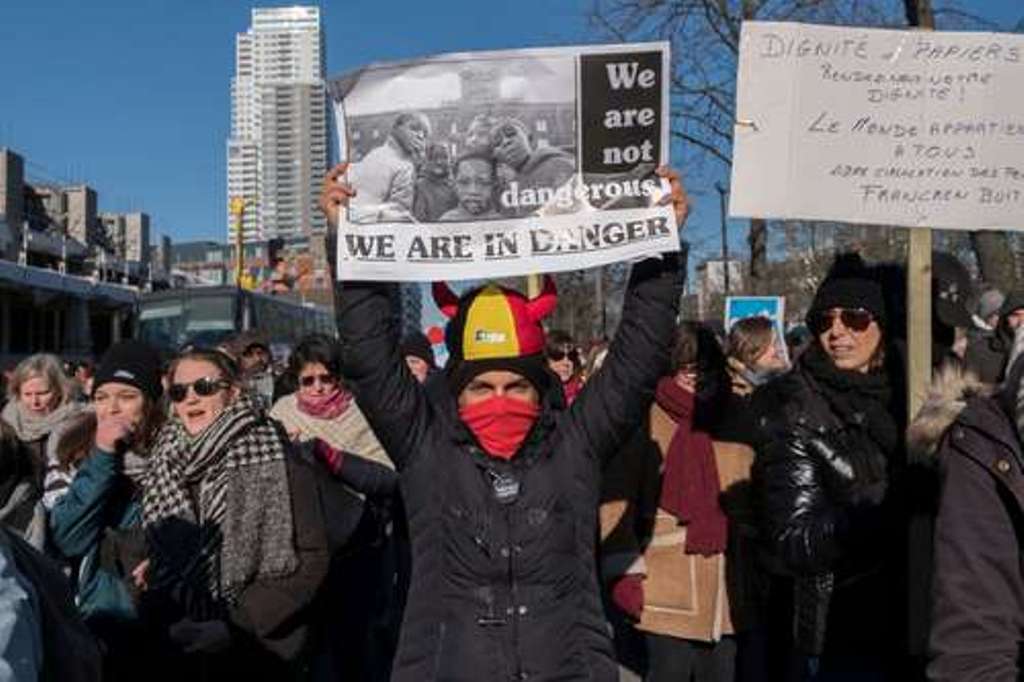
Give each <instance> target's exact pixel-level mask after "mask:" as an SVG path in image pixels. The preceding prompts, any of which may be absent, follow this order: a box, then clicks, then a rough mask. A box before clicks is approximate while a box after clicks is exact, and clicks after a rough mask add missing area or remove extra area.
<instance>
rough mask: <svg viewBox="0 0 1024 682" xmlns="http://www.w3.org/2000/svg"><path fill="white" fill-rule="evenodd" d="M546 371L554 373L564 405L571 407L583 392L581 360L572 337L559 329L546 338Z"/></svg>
mask: <svg viewBox="0 0 1024 682" xmlns="http://www.w3.org/2000/svg"><path fill="white" fill-rule="evenodd" d="M546 353H547V358H548V369H550V370H551V371H552V372H554V373H555V375H556V376H557V377H558V381H559V382H560V383H561V385H562V395H563V396H564V398H565V404H566V405H567V406H568V405H572V404H573V402H574V401H575V400H576V396H578V395H579V393H580V391H581V390H583V379H582V377H581V376H580V373H581V371H582V370H583V362H582V358H580V354H579V350H577V348H576V344H574V343H573V341H572V337H571V336H569V335H568V334H566V333H565V332H563V331H562V330H560V329H552V330H551V331H549V332H548V338H547V349H546Z"/></svg>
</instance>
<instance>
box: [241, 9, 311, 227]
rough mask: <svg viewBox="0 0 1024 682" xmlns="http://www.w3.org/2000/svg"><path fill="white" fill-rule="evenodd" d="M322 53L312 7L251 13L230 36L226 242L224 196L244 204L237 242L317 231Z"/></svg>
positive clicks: (261, 10)
mask: <svg viewBox="0 0 1024 682" xmlns="http://www.w3.org/2000/svg"><path fill="white" fill-rule="evenodd" d="M325 60H326V56H325V52H324V39H323V31H322V29H321V25H320V10H319V8H317V7H278V8H261V9H253V10H252V25H251V26H250V27H249V30H248V31H246V32H245V33H240V34H238V36H237V37H236V43H235V75H234V78H232V81H231V136H230V137H229V139H228V142H227V175H228V178H227V195H228V196H227V198H226V201H225V213H226V217H227V235H228V238H229V239H230V240H232V241H234V239H235V219H234V217H233V216H232V215H231V213H230V208H229V206H230V200H231V198H232V197H241V198H243V199H245V201H246V209H245V213H244V216H243V223H242V237H243V239H244V240H245V241H265V240H267V239H273V238H275V237H298V236H302V235H308V234H309V233H310V232H318V231H323V230H324V228H325V223H324V219H323V216H322V215H321V214H320V212H319V210H318V209H317V197H318V195H319V192H320V185H321V183H322V182H323V178H324V175H325V174H326V172H327V164H328V160H329V149H328V147H329V143H330V139H329V138H330V132H329V128H328V117H327V96H326V92H325V90H324V70H325Z"/></svg>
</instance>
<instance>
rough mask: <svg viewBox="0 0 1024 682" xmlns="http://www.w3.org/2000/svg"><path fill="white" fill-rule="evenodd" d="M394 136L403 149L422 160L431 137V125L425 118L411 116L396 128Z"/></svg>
mask: <svg viewBox="0 0 1024 682" xmlns="http://www.w3.org/2000/svg"><path fill="white" fill-rule="evenodd" d="M392 134H393V135H394V136H395V139H396V140H398V144H399V145H401V147H402V149H404V150H405V151H406V152H408V153H409V154H410V155H411V156H414V157H417V158H422V157H423V152H424V151H426V148H427V137H428V136H429V135H430V123H429V122H428V121H427V119H426V117H424V116H410V117H409V118H407V119H405V120H404V121H402V122H401V123H399V124H398V125H397V126H395V128H394V131H393V133H392Z"/></svg>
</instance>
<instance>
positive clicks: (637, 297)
mask: <svg viewBox="0 0 1024 682" xmlns="http://www.w3.org/2000/svg"><path fill="white" fill-rule="evenodd" d="M665 263H667V266H663V265H662V262H661V261H656V260H647V261H644V262H642V263H640V264H638V265H636V266H634V268H633V275H632V280H631V283H630V286H629V289H628V291H627V294H626V301H625V305H624V308H623V315H622V323H621V326H620V328H619V332H618V334H617V335H616V338H615V341H614V342H613V344H612V348H611V351H610V354H609V357H608V360H607V362H606V363H605V364H604V366H603V367H602V369H601V372H600V373H598V374H597V375H596V376H595V377H594V379H593V380H592V381H591V382H590V383H589V384H588V386H587V387H586V389H585V390H584V391H583V392H582V394H581V395H580V397H579V399H578V400H577V401H576V402H575V403H574V404H573V406H572V408H571V409H568V410H564V409H561V408H560V407H559V406H558V405H557V401H556V400H554V399H553V397H551V396H549V397H548V398H547V399H546V400H545V404H544V408H543V412H542V416H541V418H540V419H539V421H538V423H537V425H536V427H535V429H534V430H533V432H532V433H531V435H530V436H529V437H528V438H527V441H526V443H525V444H524V446H523V447H522V448H521V449H520V452H519V453H517V454H516V456H515V457H513V459H512V460H511V461H509V462H503V461H500V460H496V459H493V458H489V457H487V456H486V455H484V454H483V453H482V452H481V450H480V449H479V448H478V447H477V445H476V443H475V442H474V439H473V438H472V436H471V435H470V434H469V432H468V431H467V430H466V429H465V427H464V426H463V425H462V424H461V422H459V421H458V419H457V411H456V406H455V402H454V400H453V399H452V398H451V396H449V395H447V394H446V395H444V396H440V395H438V392H437V391H431V392H430V393H431V395H429V396H428V391H426V390H424V389H423V387H421V386H420V385H419V384H417V383H416V381H415V380H414V379H413V377H412V375H411V374H410V373H409V372H408V370H407V368H406V366H405V362H404V360H403V359H402V358H401V357H400V356H399V354H398V353H397V350H396V348H397V341H398V339H397V334H396V331H397V330H396V329H395V328H394V325H393V322H392V315H391V310H390V303H389V301H390V299H389V296H388V288H387V286H386V285H380V284H377V285H374V284H355V283H353V284H351V285H348V286H346V287H345V289H344V290H343V291H341V292H340V297H339V313H340V315H339V321H340V331H341V340H342V355H343V362H344V369H343V371H344V374H345V377H346V378H347V379H348V380H350V382H351V383H352V385H353V386H354V389H355V392H356V396H357V399H358V401H359V405H360V407H361V408H362V410H363V411H364V412H365V414H366V417H367V419H368V420H369V422H370V424H371V426H372V427H373V429H374V432H375V433H376V434H377V437H378V438H379V439H380V441H381V444H382V445H383V446H384V448H385V449H386V450H387V452H388V454H389V455H390V456H391V458H392V460H393V461H394V462H395V464H396V465H397V467H398V469H399V471H400V472H401V479H400V486H401V491H402V497H403V500H404V502H405V507H406V512H407V515H408V521H409V532H410V539H411V543H412V579H411V585H410V589H409V596H408V602H407V607H406V611H405V616H404V620H403V625H402V633H401V640H400V643H399V650H398V653H397V656H396V659H395V663H394V668H393V674H392V680H394V681H396V682H406V681H408V682H430V681H433V680H445V681H448V682H458V681H464V682H470V681H473V682H476V681H478V680H566V681H568V680H603V681H608V682H612V681H614V680H617V679H618V670H617V666H616V663H615V660H614V657H613V654H612V647H611V641H610V637H609V630H608V627H607V624H606V622H605V618H604V615H603V612H602V607H601V600H600V596H599V590H598V579H597V573H596V562H595V556H594V553H595V541H596V538H597V508H598V503H599V491H600V470H601V466H602V460H604V459H606V458H607V457H610V456H611V455H612V454H614V453H615V452H616V451H617V450H618V449H619V447H620V445H621V443H622V441H623V440H624V439H625V438H626V437H627V436H628V435H629V434H630V433H631V431H632V430H633V429H635V428H636V425H637V424H638V423H639V421H640V419H641V417H642V416H643V413H644V411H645V409H646V408H647V406H648V405H650V403H651V400H652V399H653V396H654V389H655V385H656V383H657V381H658V378H659V377H660V376H662V375H663V374H664V372H665V369H666V367H667V364H668V357H669V351H670V348H671V345H672V340H673V332H674V327H675V316H676V311H677V305H678V300H679V288H678V286H677V280H678V275H677V272H678V271H677V270H676V267H675V259H671V258H670V259H666V261H665ZM516 485H518V492H515V490H514V489H515V487H516ZM499 490H501V491H504V492H505V493H506V494H507V498H506V501H505V502H502V501H499V499H498V497H499V495H498V491H499Z"/></svg>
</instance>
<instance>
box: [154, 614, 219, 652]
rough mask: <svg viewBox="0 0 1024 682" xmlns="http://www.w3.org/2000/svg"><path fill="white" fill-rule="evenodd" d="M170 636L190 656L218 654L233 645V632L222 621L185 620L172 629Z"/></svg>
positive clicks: (169, 632)
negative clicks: (195, 654)
mask: <svg viewBox="0 0 1024 682" xmlns="http://www.w3.org/2000/svg"><path fill="white" fill-rule="evenodd" d="M168 634H170V636H171V639H172V640H173V641H174V642H175V643H177V644H178V645H180V646H181V648H182V650H184V651H185V653H188V654H194V653H200V652H202V653H216V652H218V651H222V650H224V649H226V648H227V647H228V645H229V644H231V631H230V630H228V626H227V624H226V623H225V622H224V621H222V620H204V621H195V620H192V619H190V618H183V619H181V620H179V621H178V622H177V623H175V624H174V625H172V626H171V627H170V630H169V631H168Z"/></svg>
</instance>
